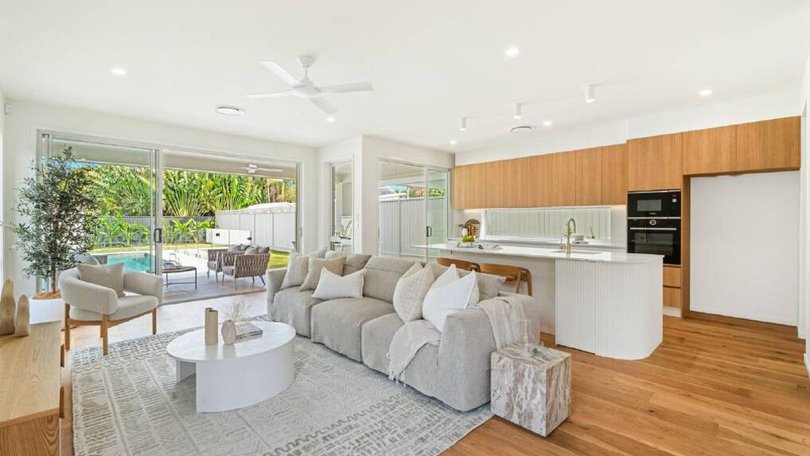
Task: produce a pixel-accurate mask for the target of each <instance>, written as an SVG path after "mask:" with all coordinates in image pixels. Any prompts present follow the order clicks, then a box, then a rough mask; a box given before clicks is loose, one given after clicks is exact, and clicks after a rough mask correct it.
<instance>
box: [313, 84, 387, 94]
mask: <svg viewBox="0 0 810 456" xmlns="http://www.w3.org/2000/svg"><path fill="white" fill-rule="evenodd" d="M319 88H320V89H321V92H326V93H349V92H368V91H370V90H374V87H372V86H371V83H370V82H353V83H350V84H337V85H332V86H326V87H319Z"/></svg>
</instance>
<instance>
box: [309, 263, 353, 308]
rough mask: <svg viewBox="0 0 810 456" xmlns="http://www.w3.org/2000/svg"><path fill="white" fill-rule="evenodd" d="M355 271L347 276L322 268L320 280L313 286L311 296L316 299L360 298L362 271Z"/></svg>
mask: <svg viewBox="0 0 810 456" xmlns="http://www.w3.org/2000/svg"><path fill="white" fill-rule="evenodd" d="M364 272H365V271H357V272H355V273H353V274H349V275H347V276H343V277H341V276H339V275H337V274H335V273H334V272H332V271H330V270H328V269H326V268H324V269H323V271H321V280H320V281H319V282H318V286H317V287H316V288H315V293H313V294H312V297H313V298H318V299H324V300H327V299H340V298H362V297H363V273H364Z"/></svg>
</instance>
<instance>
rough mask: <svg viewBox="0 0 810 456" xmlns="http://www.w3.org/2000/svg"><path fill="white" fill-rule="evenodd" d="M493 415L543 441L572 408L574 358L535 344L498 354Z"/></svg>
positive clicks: (494, 365) (494, 369) (495, 355)
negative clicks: (535, 434) (572, 360)
mask: <svg viewBox="0 0 810 456" xmlns="http://www.w3.org/2000/svg"><path fill="white" fill-rule="evenodd" d="M491 366H492V383H491V385H492V386H491V398H492V413H494V414H495V415H498V416H500V417H501V418H504V419H506V420H508V421H511V422H512V423H515V424H517V425H518V426H522V427H524V428H526V429H529V430H530V431H532V432H535V433H537V434H540V435H541V436H543V437H546V436H548V435H549V434H551V431H553V430H554V429H555V428H556V427H557V426H559V425H560V423H562V422H563V421H565V419H566V418H568V412H569V410H570V408H571V355H570V354H569V353H565V352H561V351H559V350H554V349H552V348H548V347H543V346H542V345H535V344H528V345H524V344H513V345H509V346H508V347H504V348H502V349H500V350H498V351H496V352H494V353H492V358H491Z"/></svg>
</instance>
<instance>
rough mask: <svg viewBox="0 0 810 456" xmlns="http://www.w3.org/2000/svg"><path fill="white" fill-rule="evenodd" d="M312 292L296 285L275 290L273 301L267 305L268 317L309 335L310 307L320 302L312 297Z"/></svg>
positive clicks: (299, 332)
mask: <svg viewBox="0 0 810 456" xmlns="http://www.w3.org/2000/svg"><path fill="white" fill-rule="evenodd" d="M312 293H313V290H301V289H300V288H298V287H292V288H285V289H283V290H281V291H278V292H276V294H275V296H274V297H273V303H272V304H271V305H270V306H269V308H270V318H272V319H273V321H278V322H281V323H287V324H288V325H290V326H292V327H293V328H295V332H297V333H298V334H300V335H302V336H307V337H309V335H310V329H311V328H310V321H311V317H312V308H313V306H316V305H318V304H320V303H321V302H322V301H321V300H320V299H315V298H313V297H312Z"/></svg>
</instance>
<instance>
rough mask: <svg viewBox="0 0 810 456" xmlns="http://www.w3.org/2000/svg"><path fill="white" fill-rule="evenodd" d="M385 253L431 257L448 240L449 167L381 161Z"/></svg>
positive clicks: (381, 227) (382, 246) (381, 232)
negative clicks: (434, 167)
mask: <svg viewBox="0 0 810 456" xmlns="http://www.w3.org/2000/svg"><path fill="white" fill-rule="evenodd" d="M378 187H379V188H378V198H379V202H378V208H379V240H380V246H379V252H380V254H381V255H387V256H396V257H403V258H414V259H419V260H431V259H433V258H434V257H435V254H434V253H433V252H435V250H433V249H430V248H429V245H430V244H437V243H442V242H445V241H446V240H447V220H448V206H447V170H439V169H432V168H426V167H424V166H419V165H412V164H406V163H398V162H394V161H387V160H381V161H380V180H379V186H378Z"/></svg>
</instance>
